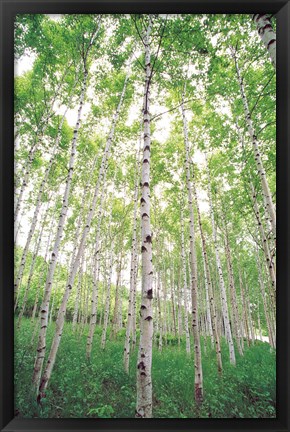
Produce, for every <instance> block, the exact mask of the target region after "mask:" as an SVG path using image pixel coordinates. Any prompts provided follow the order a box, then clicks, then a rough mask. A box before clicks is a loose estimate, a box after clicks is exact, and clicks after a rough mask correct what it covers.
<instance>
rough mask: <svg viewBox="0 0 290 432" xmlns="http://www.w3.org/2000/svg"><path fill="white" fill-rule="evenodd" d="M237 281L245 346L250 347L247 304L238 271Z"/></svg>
mask: <svg viewBox="0 0 290 432" xmlns="http://www.w3.org/2000/svg"><path fill="white" fill-rule="evenodd" d="M239 281H240V290H241V296H242V305H243V322H244V327H245V332H246V339H247V345H248V347H249V346H250V330H249V319H248V311H247V304H246V298H245V291H244V286H243V281H242V275H241V271H240V269H239Z"/></svg>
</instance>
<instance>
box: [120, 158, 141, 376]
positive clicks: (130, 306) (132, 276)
mask: <svg viewBox="0 0 290 432" xmlns="http://www.w3.org/2000/svg"><path fill="white" fill-rule="evenodd" d="M136 161H137V163H136V180H135V191H134V214H133V236H132V248H131V265H130V291H129V303H128V318H127V326H126V336H125V345H124V359H123V360H124V368H125V371H126V372H127V373H129V361H130V342H131V340H130V337H131V334H132V327H133V308H134V287H135V289H136V281H135V261H136V253H137V250H136V249H137V202H138V183H139V181H138V180H139V175H138V174H139V173H138V171H139V170H138V159H137V158H136Z"/></svg>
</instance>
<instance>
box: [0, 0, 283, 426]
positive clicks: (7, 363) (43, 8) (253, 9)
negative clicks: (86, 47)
mask: <svg viewBox="0 0 290 432" xmlns="http://www.w3.org/2000/svg"><path fill="white" fill-rule="evenodd" d="M0 7H1V9H0V11H1V25H0V28H1V122H2V127H1V138H2V139H1V146H0V151H1V153H0V161H1V171H0V179H1V180H0V188H1V195H0V199H1V206H0V208H1V229H0V242H1V252H0V280H1V299H0V308H1V311H0V320H1V325H0V337H1V340H0V344H1V345H0V346H1V348H0V350H1V361H0V367H1V375H0V386H1V393H0V428H1V430H2V431H3V432H4V431H5V432H12V431H23V432H24V431H85V430H91V431H93V430H95V431H99V432H102V431H105V430H106V431H118V430H120V431H123V430H124V431H125V430H126V431H135V430H136V431H137V430H143V431H147V430H148V431H149V430H150V431H152V432H153V431H159V430H164V431H165V430H166V431H177V430H181V431H184V432H185V431H198V430H203V431H225V430H230V431H239V430H243V431H245V430H248V431H261V430H266V431H279V432H282V431H288V430H289V412H290V404H289V395H290V385H289V376H290V375H289V367H290V358H289V347H290V340H289V314H290V308H289V280H290V277H289V276H290V275H289V269H290V255H289V215H290V214H289V203H290V200H289V183H290V178H289V170H290V163H289V157H290V152H289V145H290V139H289V137H290V109H289V105H290V86H289V79H290V67H289V66H290V60H289V48H290V31H289V25H290V4H289V1H280V0H276V1H275V0H274V1H273V0H272V1H269V0H267V1H263V0H244V1H241V2H239V1H232V0H223V1H221V2H218V1H217V0H213V1H211V0H203V1H195V0H181V1H176V0H157V1H154V0H147V1H136V0H126V1H122V0H108V1H105V0H102V1H98V0H87V1H84V2H82V1H80V0H60V1H58V0H46V1H38V0H32V1H17V0H16V1H14V0H0ZM149 12H151V13H152V12H155V13H160V12H162V13H249V14H251V13H261V12H267V13H271V14H275V15H276V17H277V213H278V230H277V234H278V235H277V246H278V253H277V257H278V260H277V269H278V270H277V274H278V291H277V311H278V317H277V418H276V419H146V420H140V419H17V418H15V419H14V418H13V412H14V406H13V402H14V401H13V374H14V371H13V290H12V286H13V169H14V165H13V139H14V137H13V76H14V74H13V69H14V53H13V19H14V16H15V15H16V14H18V13H149Z"/></svg>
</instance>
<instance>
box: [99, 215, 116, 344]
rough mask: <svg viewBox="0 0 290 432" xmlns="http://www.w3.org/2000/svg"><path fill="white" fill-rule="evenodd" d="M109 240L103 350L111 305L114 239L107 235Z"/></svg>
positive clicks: (102, 339)
mask: <svg viewBox="0 0 290 432" xmlns="http://www.w3.org/2000/svg"><path fill="white" fill-rule="evenodd" d="M110 225H111V220H110V222H109V227H110ZM109 238H110V242H111V250H110V255H109V258H110V262H109V266H108V274H107V278H106V283H107V295H106V302H105V313H104V326H103V332H102V338H101V348H102V349H103V350H104V349H105V347H106V341H107V329H108V322H109V315H110V306H111V279H112V271H113V262H114V241H113V239H112V238H111V236H110V235H109Z"/></svg>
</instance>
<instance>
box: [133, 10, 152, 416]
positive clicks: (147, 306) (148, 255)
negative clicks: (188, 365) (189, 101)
mask: <svg viewBox="0 0 290 432" xmlns="http://www.w3.org/2000/svg"><path fill="white" fill-rule="evenodd" d="M151 29H152V16H151V15H149V24H148V27H147V31H146V36H145V40H144V45H145V85H144V103H143V115H144V116H143V121H144V148H143V163H142V176H141V185H142V186H141V191H142V197H141V255H142V292H141V307H140V344H139V352H138V361H137V401H136V415H135V416H136V417H137V418H151V417H152V378H151V366H152V342H153V316H152V315H153V313H152V312H153V310H152V298H153V290H152V275H153V266H152V234H151V226H150V144H151V136H150V114H149V110H150V79H151V74H152V70H151V64H150V33H151Z"/></svg>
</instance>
